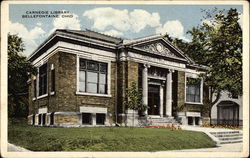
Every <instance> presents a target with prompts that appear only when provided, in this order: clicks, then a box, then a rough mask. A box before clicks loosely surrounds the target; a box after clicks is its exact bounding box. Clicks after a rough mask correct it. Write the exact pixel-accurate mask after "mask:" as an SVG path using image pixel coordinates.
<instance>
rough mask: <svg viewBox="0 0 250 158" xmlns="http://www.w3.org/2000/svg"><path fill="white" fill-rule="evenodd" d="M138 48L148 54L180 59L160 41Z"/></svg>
mask: <svg viewBox="0 0 250 158" xmlns="http://www.w3.org/2000/svg"><path fill="white" fill-rule="evenodd" d="M137 48H139V49H143V50H145V51H147V52H150V53H153V54H157V55H162V56H168V57H179V56H178V55H176V54H175V53H173V52H172V51H170V49H169V48H168V47H166V46H164V45H163V44H162V43H161V42H159V41H158V42H157V41H156V42H153V43H149V44H144V45H142V46H137Z"/></svg>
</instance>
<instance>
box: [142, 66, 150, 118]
mask: <svg viewBox="0 0 250 158" xmlns="http://www.w3.org/2000/svg"><path fill="white" fill-rule="evenodd" d="M148 67H149V66H148V65H146V64H144V67H143V70H142V101H143V104H146V105H148ZM145 115H148V110H145Z"/></svg>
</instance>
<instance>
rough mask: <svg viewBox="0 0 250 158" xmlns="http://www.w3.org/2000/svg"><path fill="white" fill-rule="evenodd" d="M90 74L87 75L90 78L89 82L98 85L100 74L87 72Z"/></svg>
mask: <svg viewBox="0 0 250 158" xmlns="http://www.w3.org/2000/svg"><path fill="white" fill-rule="evenodd" d="M87 73H88V74H87V76H88V78H87V82H92V83H93V82H94V83H97V81H98V80H97V76H98V74H97V73H96V72H87Z"/></svg>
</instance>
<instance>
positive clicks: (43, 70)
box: [39, 64, 47, 96]
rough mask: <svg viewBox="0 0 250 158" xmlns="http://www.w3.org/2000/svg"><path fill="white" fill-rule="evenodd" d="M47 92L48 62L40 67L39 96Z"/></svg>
mask: <svg viewBox="0 0 250 158" xmlns="http://www.w3.org/2000/svg"><path fill="white" fill-rule="evenodd" d="M46 93H47V64H44V65H42V66H41V67H39V96H41V95H44V94H46Z"/></svg>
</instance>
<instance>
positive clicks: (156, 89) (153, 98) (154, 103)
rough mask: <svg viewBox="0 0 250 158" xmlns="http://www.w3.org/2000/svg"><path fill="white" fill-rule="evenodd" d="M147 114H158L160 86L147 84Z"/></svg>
mask: <svg viewBox="0 0 250 158" xmlns="http://www.w3.org/2000/svg"><path fill="white" fill-rule="evenodd" d="M148 106H149V109H148V115H160V113H159V107H160V86H159V85H148Z"/></svg>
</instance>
